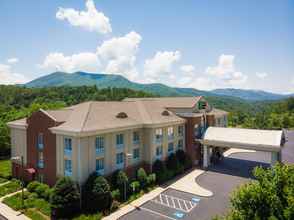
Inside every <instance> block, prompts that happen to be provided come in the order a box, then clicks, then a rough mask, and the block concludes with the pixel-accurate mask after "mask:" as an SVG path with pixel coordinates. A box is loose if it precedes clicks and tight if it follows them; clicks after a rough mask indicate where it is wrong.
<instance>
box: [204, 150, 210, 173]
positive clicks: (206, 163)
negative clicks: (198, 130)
mask: <svg viewBox="0 0 294 220" xmlns="http://www.w3.org/2000/svg"><path fill="white" fill-rule="evenodd" d="M209 164H210V156H209V147H208V146H207V145H203V167H204V168H207V167H208V166H209Z"/></svg>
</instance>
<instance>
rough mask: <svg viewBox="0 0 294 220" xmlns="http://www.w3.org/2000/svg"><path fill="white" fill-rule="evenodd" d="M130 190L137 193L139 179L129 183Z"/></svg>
mask: <svg viewBox="0 0 294 220" xmlns="http://www.w3.org/2000/svg"><path fill="white" fill-rule="evenodd" d="M130 187H131V190H132V192H133V193H137V192H139V191H140V182H139V181H133V182H132V183H131V184H130Z"/></svg>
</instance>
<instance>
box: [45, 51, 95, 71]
mask: <svg viewBox="0 0 294 220" xmlns="http://www.w3.org/2000/svg"><path fill="white" fill-rule="evenodd" d="M40 66H41V67H42V68H46V69H50V70H52V71H64V72H75V71H80V70H83V71H90V72H97V70H98V68H99V67H100V62H99V59H98V57H97V55H96V53H89V52H84V53H78V54H73V55H70V56H65V55H63V53H50V54H49V55H47V57H46V58H45V60H44V62H43V64H42V65H40Z"/></svg>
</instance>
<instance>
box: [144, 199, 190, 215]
mask: <svg viewBox="0 0 294 220" xmlns="http://www.w3.org/2000/svg"><path fill="white" fill-rule="evenodd" d="M150 201H151V202H154V203H157V204H160V205H163V206H166V207H168V208H173V207H171V206H169V205H167V204H165V203H160V202H159V201H157V200H150ZM173 209H176V210H178V211H181V212H187V211H186V210H183V209H181V208H176V207H175V208H173Z"/></svg>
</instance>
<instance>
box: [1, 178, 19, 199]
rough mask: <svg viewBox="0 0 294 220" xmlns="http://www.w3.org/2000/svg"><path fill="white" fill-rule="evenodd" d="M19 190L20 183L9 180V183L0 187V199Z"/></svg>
mask: <svg viewBox="0 0 294 220" xmlns="http://www.w3.org/2000/svg"><path fill="white" fill-rule="evenodd" d="M20 189H21V183H20V181H18V180H11V181H10V182H9V183H7V184H5V185H2V186H0V197H2V196H5V195H7V194H10V193H13V192H16V191H18V190H20Z"/></svg>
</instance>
